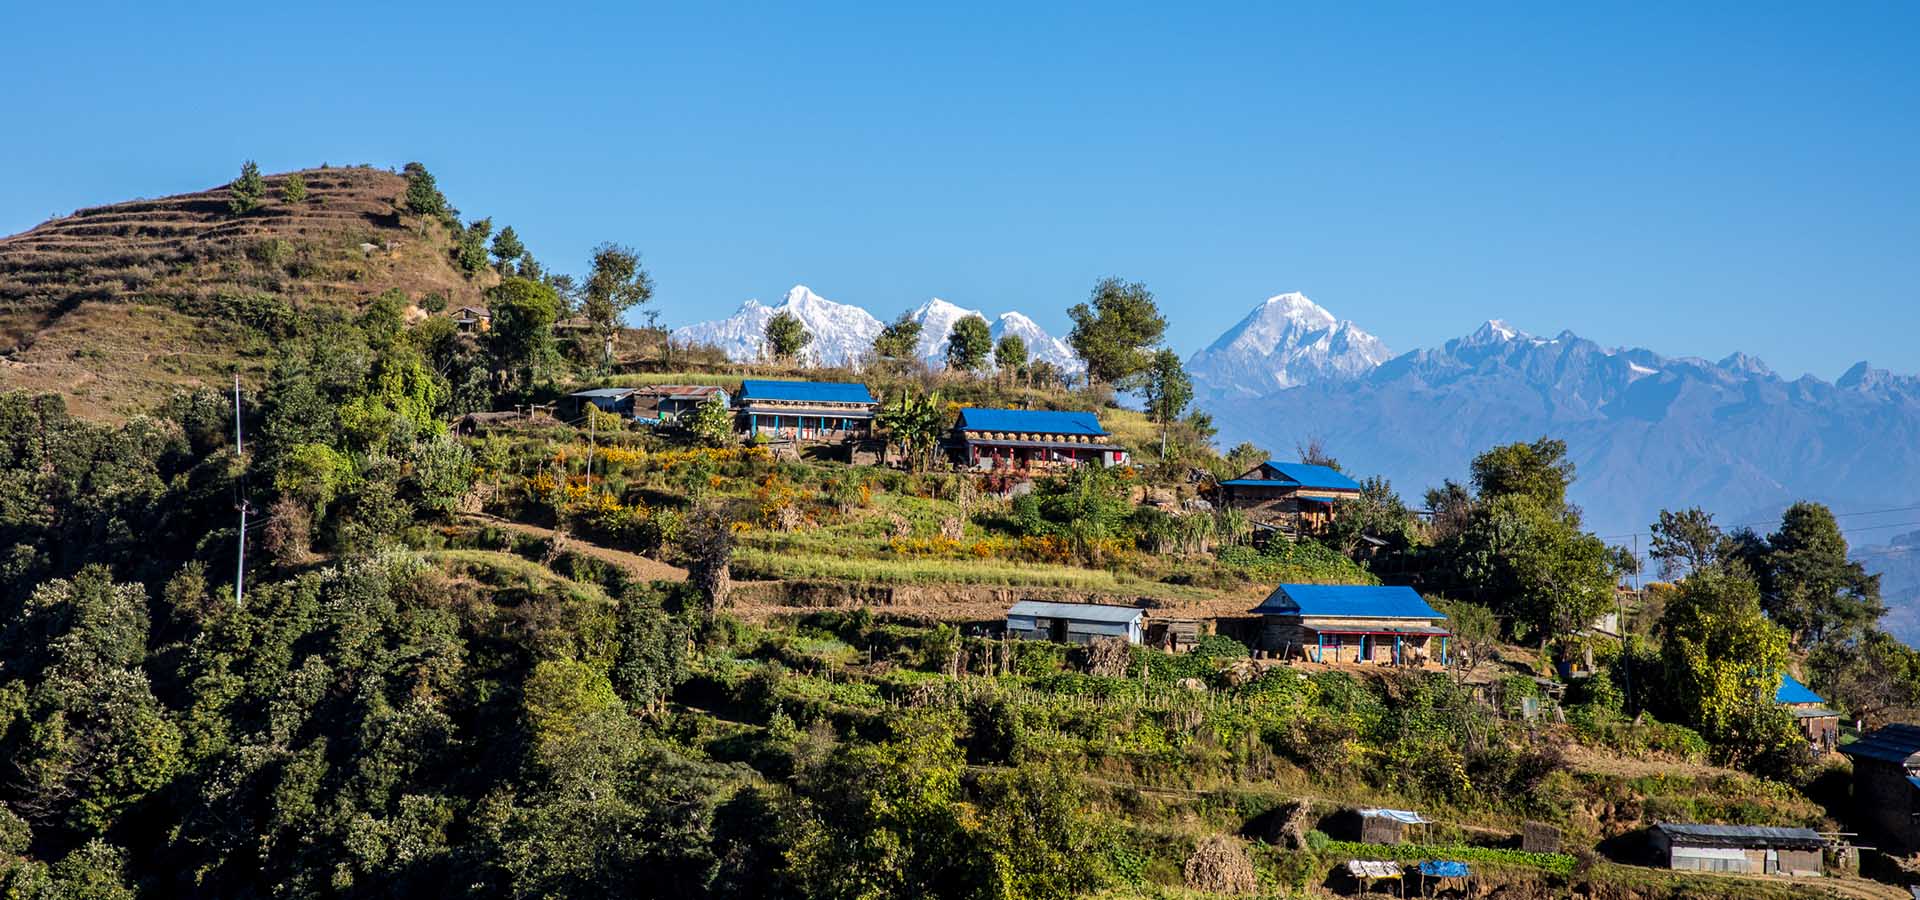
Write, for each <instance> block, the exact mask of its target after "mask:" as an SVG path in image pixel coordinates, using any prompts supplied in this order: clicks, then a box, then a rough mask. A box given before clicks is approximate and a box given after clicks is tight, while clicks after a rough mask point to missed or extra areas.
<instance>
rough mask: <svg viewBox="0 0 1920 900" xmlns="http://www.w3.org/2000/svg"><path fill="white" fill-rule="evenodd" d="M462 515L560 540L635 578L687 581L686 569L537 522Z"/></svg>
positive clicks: (481, 522) (563, 546)
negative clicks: (606, 545) (561, 531)
mask: <svg viewBox="0 0 1920 900" xmlns="http://www.w3.org/2000/svg"><path fill="white" fill-rule="evenodd" d="M462 518H464V519H466V520H467V521H469V522H472V523H474V524H476V525H488V526H492V527H494V528H506V529H509V530H512V531H518V532H520V533H521V534H528V535H532V536H534V537H539V538H546V539H547V540H556V539H557V540H559V541H560V547H561V549H563V550H571V551H574V552H576V553H582V554H585V555H587V556H591V557H593V558H594V559H598V560H601V561H602V562H609V563H612V564H614V565H616V566H619V567H621V568H623V569H626V570H627V571H629V572H632V573H633V574H634V575H635V576H637V577H639V578H640V579H641V580H642V581H685V580H687V570H685V569H682V568H680V567H679V566H670V565H667V564H666V563H663V562H661V561H659V560H657V559H651V558H649V557H645V556H641V555H640V554H638V553H629V552H627V551H625V550H615V549H613V548H612V547H602V546H600V545H599V544H595V543H592V542H590V541H583V540H581V539H579V538H577V537H574V536H573V535H570V534H568V535H563V534H561V533H560V532H557V531H554V530H553V529H551V528H544V527H542V526H539V525H529V524H527V523H525V522H514V521H511V520H508V519H502V518H500V517H498V516H489V515H484V514H480V513H469V514H467V515H465V516H462Z"/></svg>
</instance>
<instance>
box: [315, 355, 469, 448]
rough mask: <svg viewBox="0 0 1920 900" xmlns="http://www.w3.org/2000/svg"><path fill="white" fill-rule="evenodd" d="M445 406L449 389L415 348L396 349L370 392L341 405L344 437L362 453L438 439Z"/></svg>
mask: <svg viewBox="0 0 1920 900" xmlns="http://www.w3.org/2000/svg"><path fill="white" fill-rule="evenodd" d="M446 401H447V388H446V384H445V382H443V381H441V380H440V379H439V378H436V377H434V373H433V370H432V369H429V368H427V364H426V359H425V358H423V357H422V356H421V355H420V353H419V352H418V351H416V350H414V349H413V348H411V347H404V348H395V349H393V350H391V351H389V352H387V353H384V354H381V356H380V357H379V359H378V360H376V361H375V363H374V366H373V370H372V372H371V373H370V376H369V378H368V381H367V384H366V386H365V388H364V389H363V390H361V391H359V392H356V393H355V394H353V395H352V396H349V397H347V398H345V400H344V402H342V403H341V404H340V407H339V411H340V427H341V431H342V436H343V437H344V438H346V440H347V441H348V446H349V447H352V448H356V449H359V448H377V447H385V446H387V445H388V444H389V443H390V442H393V441H395V440H396V439H397V440H400V441H401V442H406V441H411V440H412V439H413V438H415V437H416V436H419V437H425V436H429V435H432V434H436V433H439V432H440V431H442V430H443V429H444V427H445V426H444V424H443V423H442V422H441V421H440V410H441V408H442V407H443V406H445V404H446Z"/></svg>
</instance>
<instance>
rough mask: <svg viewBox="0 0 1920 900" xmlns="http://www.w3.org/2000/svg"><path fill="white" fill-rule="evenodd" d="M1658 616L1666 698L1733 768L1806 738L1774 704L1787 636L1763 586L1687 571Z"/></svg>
mask: <svg viewBox="0 0 1920 900" xmlns="http://www.w3.org/2000/svg"><path fill="white" fill-rule="evenodd" d="M1678 587H1679V590H1678V591H1677V592H1676V593H1675V595H1674V597H1673V599H1672V600H1670V601H1669V602H1668V604H1667V608H1666V612H1665V613H1664V614H1663V615H1662V617H1661V620H1660V640H1661V645H1660V656H1661V659H1662V661H1663V664H1664V666H1665V669H1666V675H1665V679H1664V680H1665V684H1666V689H1667V691H1668V692H1669V696H1668V697H1667V698H1666V701H1667V703H1668V704H1670V705H1671V707H1672V709H1673V711H1674V713H1675V714H1677V715H1678V717H1679V719H1680V721H1682V722H1685V723H1687V724H1689V725H1691V726H1693V727H1694V728H1695V729H1696V730H1698V731H1699V732H1700V733H1701V734H1702V735H1703V736H1704V737H1706V738H1707V740H1708V741H1710V742H1712V743H1713V744H1715V745H1716V747H1718V748H1719V750H1720V751H1721V755H1722V758H1723V759H1725V760H1726V761H1727V762H1728V763H1729V764H1732V765H1751V764H1753V763H1755V762H1756V761H1759V760H1762V759H1764V758H1767V757H1769V756H1778V755H1780V754H1782V753H1783V752H1784V751H1786V750H1789V749H1791V748H1794V747H1797V746H1802V745H1804V743H1805V740H1804V739H1803V738H1801V737H1800V735H1799V733H1798V731H1797V730H1796V729H1795V728H1794V726H1793V722H1792V719H1791V718H1790V717H1788V716H1787V714H1786V713H1785V711H1784V710H1781V709H1779V708H1778V706H1776V705H1775V704H1774V703H1773V694H1774V692H1775V691H1776V690H1778V689H1779V687H1780V679H1781V675H1782V673H1784V672H1785V671H1786V666H1787V656H1788V640H1787V633H1786V631H1785V630H1784V629H1782V628H1781V627H1780V626H1778V625H1776V624H1774V623H1773V622H1771V621H1769V620H1768V619H1767V616H1766V614H1765V612H1763V611H1762V610H1761V608H1760V591H1759V588H1758V587H1757V586H1756V585H1755V584H1754V583H1753V581H1752V580H1751V579H1749V578H1748V577H1746V575H1745V574H1744V573H1741V572H1738V571H1734V570H1729V569H1727V568H1724V567H1720V566H1711V567H1708V568H1704V569H1700V570H1698V571H1695V572H1694V573H1692V574H1690V575H1688V576H1687V577H1686V578H1685V579H1684V580H1682V581H1681V582H1680V583H1679V585H1678Z"/></svg>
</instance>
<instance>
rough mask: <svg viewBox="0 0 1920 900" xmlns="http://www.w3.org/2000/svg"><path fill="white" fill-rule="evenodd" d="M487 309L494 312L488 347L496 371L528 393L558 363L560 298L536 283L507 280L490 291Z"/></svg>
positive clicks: (549, 288)
mask: <svg viewBox="0 0 1920 900" xmlns="http://www.w3.org/2000/svg"><path fill="white" fill-rule="evenodd" d="M487 308H488V309H489V311H491V312H492V313H493V326H492V328H490V329H488V331H487V344H488V347H489V348H490V349H491V351H492V353H493V358H494V365H495V368H496V369H497V370H498V371H501V372H505V373H507V375H508V378H509V380H510V381H511V383H512V384H514V386H515V387H516V388H517V389H518V390H521V391H526V390H528V389H530V388H531V387H532V386H533V385H534V384H535V383H537V382H538V381H539V380H541V379H542V378H543V377H544V376H545V374H546V373H547V372H548V371H549V370H550V369H551V368H552V367H553V366H554V365H555V363H556V362H557V361H558V356H557V354H556V353H555V351H554V347H553V323H554V322H555V321H557V320H558V319H559V318H560V297H559V296H558V295H557V294H555V293H554V291H553V288H551V287H548V286H547V285H544V284H541V283H539V282H537V281H528V280H527V279H525V278H507V279H503V280H501V282H500V284H499V285H498V286H496V287H494V288H493V289H492V290H490V291H488V292H487Z"/></svg>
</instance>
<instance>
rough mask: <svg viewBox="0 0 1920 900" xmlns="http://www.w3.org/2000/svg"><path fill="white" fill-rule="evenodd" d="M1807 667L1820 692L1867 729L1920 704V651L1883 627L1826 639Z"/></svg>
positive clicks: (1811, 656)
mask: <svg viewBox="0 0 1920 900" xmlns="http://www.w3.org/2000/svg"><path fill="white" fill-rule="evenodd" d="M1807 668H1808V669H1809V670H1811V673H1812V682H1813V684H1814V685H1815V686H1816V687H1818V688H1819V689H1820V692H1821V693H1822V694H1823V695H1825V696H1826V698H1827V699H1828V700H1830V701H1832V702H1833V703H1834V705H1836V706H1838V707H1839V708H1841V709H1844V710H1846V711H1847V712H1848V713H1849V714H1851V715H1852V716H1853V717H1854V718H1855V719H1857V720H1859V721H1860V722H1861V723H1862V725H1863V727H1866V728H1874V727H1878V726H1880V725H1885V724H1887V723H1889V722H1891V721H1894V720H1895V719H1896V718H1897V715H1898V714H1899V713H1900V712H1901V711H1903V710H1908V709H1912V708H1913V707H1914V706H1916V705H1920V652H1916V651H1914V649H1913V648H1911V647H1908V646H1907V645H1905V644H1902V643H1900V641H1899V639H1898V638H1895V637H1894V636H1893V635H1890V634H1888V633H1886V632H1884V631H1881V630H1880V629H1878V628H1872V629H1868V630H1867V631H1865V632H1864V633H1862V634H1861V635H1859V636H1858V637H1851V638H1847V639H1844V640H1829V641H1826V642H1825V643H1822V644H1821V645H1820V646H1818V647H1815V648H1814V650H1813V652H1812V653H1811V654H1809V655H1808V656H1807Z"/></svg>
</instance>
